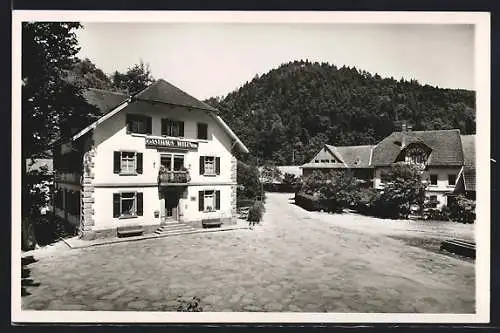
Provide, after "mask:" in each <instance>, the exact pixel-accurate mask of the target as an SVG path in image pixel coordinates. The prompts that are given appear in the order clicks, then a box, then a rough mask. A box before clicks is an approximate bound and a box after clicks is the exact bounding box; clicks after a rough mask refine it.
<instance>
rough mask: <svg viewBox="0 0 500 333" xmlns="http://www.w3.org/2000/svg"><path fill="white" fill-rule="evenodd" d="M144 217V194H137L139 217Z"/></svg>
mask: <svg viewBox="0 0 500 333" xmlns="http://www.w3.org/2000/svg"><path fill="white" fill-rule="evenodd" d="M142 215H143V209H142V192H137V216H142Z"/></svg>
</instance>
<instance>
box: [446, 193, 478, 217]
mask: <svg viewBox="0 0 500 333" xmlns="http://www.w3.org/2000/svg"><path fill="white" fill-rule="evenodd" d="M449 208H450V217H451V219H452V220H453V221H456V222H461V223H474V222H475V220H476V202H475V201H474V200H470V199H467V198H466V197H464V196H463V195H459V196H457V197H455V199H454V200H452V201H451V203H450V205H449Z"/></svg>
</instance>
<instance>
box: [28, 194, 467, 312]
mask: <svg viewBox="0 0 500 333" xmlns="http://www.w3.org/2000/svg"><path fill="white" fill-rule="evenodd" d="M291 196H293V195H290V194H273V193H271V194H268V196H267V202H266V212H265V215H264V221H263V223H262V225H260V226H256V227H255V228H254V230H234V231H227V232H213V233H201V234H190V235H181V236H175V237H166V238H159V239H150V240H144V241H137V242H130V243H119V244H113V245H103V246H96V247H92V248H85V249H76V250H71V249H65V248H63V247H61V248H60V249H58V250H57V251H51V252H50V253H48V252H49V251H47V253H46V254H43V251H40V253H39V254H37V253H36V252H35V254H34V259H35V260H37V261H36V262H33V263H30V264H29V265H26V266H25V267H24V270H26V271H25V272H24V273H23V274H24V275H25V277H26V278H27V279H29V280H30V285H27V286H25V295H24V296H23V297H22V303H23V304H22V305H23V309H30V310H114V311H127V310H128V311H132V310H133V311H137V310H142V311H176V310H177V307H178V306H179V304H180V300H189V299H191V298H192V297H195V296H196V297H199V298H200V305H201V306H202V307H203V311H271V312H275V311H286V312H386V313H387V312H388V313H402V312H403V313H405V312H418V313H474V312H475V273H474V263H473V262H470V261H466V260H462V259H460V258H455V257H452V256H448V255H445V254H442V253H436V252H432V251H428V250H425V249H422V248H418V247H414V246H409V245H408V244H406V243H405V242H404V241H403V240H402V239H398V238H397V237H395V236H400V237H402V236H405V237H408V236H410V235H411V236H412V237H434V238H435V237H444V238H446V237H455V236H461V237H465V238H467V237H469V238H471V237H472V238H473V226H469V225H460V224H453V223H441V224H428V225H426V224H425V223H419V222H415V223H414V224H412V223H411V222H405V221H385V220H378V219H373V218H369V217H363V216H359V215H355V214H342V215H330V214H326V213H320V212H307V211H305V210H303V209H301V208H300V207H298V206H296V205H294V204H293V203H292V202H291V201H290V200H289V198H290V197H291Z"/></svg>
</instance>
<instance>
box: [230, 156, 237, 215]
mask: <svg viewBox="0 0 500 333" xmlns="http://www.w3.org/2000/svg"><path fill="white" fill-rule="evenodd" d="M237 181H238V160H237V159H236V157H234V155H233V156H232V157H231V182H233V183H235V184H236V183H237ZM237 187H238V185H231V224H235V223H236V220H237V218H238V212H237V207H236V200H237Z"/></svg>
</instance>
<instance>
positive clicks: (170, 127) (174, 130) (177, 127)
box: [161, 119, 184, 137]
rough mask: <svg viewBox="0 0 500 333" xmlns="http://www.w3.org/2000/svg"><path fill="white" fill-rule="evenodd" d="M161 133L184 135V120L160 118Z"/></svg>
mask: <svg viewBox="0 0 500 333" xmlns="http://www.w3.org/2000/svg"><path fill="white" fill-rule="evenodd" d="M161 135H164V136H175V137H183V136H184V122H183V121H177V120H171V119H162V120H161Z"/></svg>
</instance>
